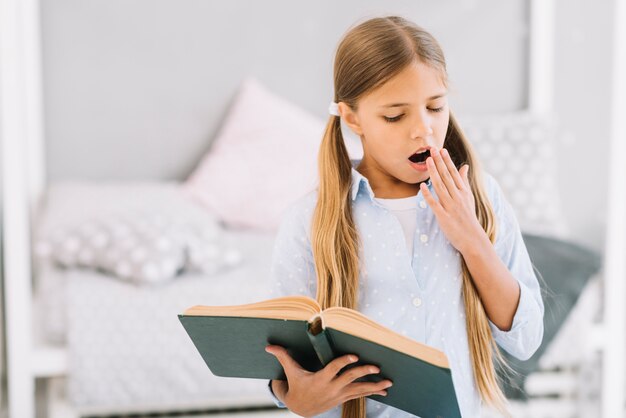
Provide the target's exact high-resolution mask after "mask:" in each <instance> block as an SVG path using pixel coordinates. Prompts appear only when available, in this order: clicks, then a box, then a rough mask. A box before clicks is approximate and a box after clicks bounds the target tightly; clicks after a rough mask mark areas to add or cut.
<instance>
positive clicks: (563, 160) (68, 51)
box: [42, 0, 611, 249]
mask: <svg viewBox="0 0 626 418" xmlns="http://www.w3.org/2000/svg"><path fill="white" fill-rule="evenodd" d="M555 1H556V11H555V16H556V19H557V21H556V38H555V40H556V44H555V51H556V56H555V75H556V80H555V105H556V108H557V109H556V110H557V116H558V121H559V123H560V124H561V126H562V131H561V132H562V137H561V138H560V139H558V140H559V144H560V145H561V146H562V148H561V152H560V154H559V158H558V161H557V163H558V165H559V167H560V168H561V172H560V178H559V186H560V190H561V192H562V196H561V197H562V199H563V202H564V209H565V211H566V217H567V221H568V223H569V224H570V225H571V226H572V228H573V238H574V239H575V240H576V241H579V242H581V243H583V244H585V245H588V246H590V247H592V248H595V249H601V247H602V245H603V240H604V232H603V231H604V224H603V216H604V215H603V214H604V210H603V209H601V208H603V206H604V202H605V198H606V190H605V185H604V182H603V180H602V179H603V177H604V176H605V175H606V169H605V166H606V162H607V159H606V158H605V156H603V155H602V149H606V145H607V140H608V110H607V106H608V93H609V85H608V83H609V79H610V77H609V76H608V71H609V67H610V66H609V63H608V61H609V59H610V45H609V44H608V41H609V40H610V33H611V19H610V18H609V17H610V13H611V11H610V2H585V1H583V0H576V1H565V0H555ZM383 13H398V14H402V15H404V16H406V17H408V18H410V19H412V20H414V21H415V22H417V23H418V24H420V25H422V26H424V27H425V28H426V29H428V30H430V31H431V32H432V33H433V34H434V35H435V37H437V38H438V40H439V41H440V42H441V44H442V46H443V48H444V52H445V53H446V57H447V60H448V70H449V73H450V76H451V79H452V84H453V91H452V95H451V104H452V106H453V107H454V109H455V111H456V112H457V113H458V114H461V113H471V114H484V113H494V112H503V111H511V110H518V109H523V108H525V107H526V106H527V104H528V103H527V97H526V96H527V88H528V85H527V82H528V80H527V76H528V74H527V72H526V68H527V67H526V66H527V61H528V26H527V20H528V0H515V1H508V2H501V1H497V0H448V1H441V2H432V1H428V0H419V1H408V0H407V1H399V0H395V1H387V2H384V3H383V2H380V1H376V0H366V1H344V2H335V1H332V0H321V1H318V2H313V3H307V4H303V3H299V2H292V1H289V0H266V1H264V2H255V1H250V0H248V1H245V0H232V1H228V2H206V1H203V0H188V1H185V2H177V1H174V0H154V1H153V0H137V1H133V2H126V1H123V0H56V1H54V2H42V24H43V47H44V86H45V106H46V120H45V126H46V136H47V147H48V148H47V162H48V175H49V179H50V180H52V181H55V180H64V179H74V178H83V179H105V178H106V179H140V178H153V179H157V178H167V179H169V178H174V179H183V178H185V177H186V176H187V175H188V174H189V172H190V170H191V169H192V167H193V166H194V165H195V164H196V163H197V162H198V160H199V159H200V157H201V156H202V154H203V153H204V152H206V151H207V150H208V149H209V145H210V140H211V139H212V138H213V136H214V135H215V133H216V131H217V129H218V127H219V121H220V119H221V118H222V117H223V115H224V113H225V112H226V110H227V108H228V104H229V100H230V99H232V97H233V94H235V92H236V88H237V85H238V83H239V81H240V80H241V79H242V78H243V77H244V76H245V75H246V74H249V73H251V74H255V75H256V76H258V77H259V78H260V79H261V81H262V82H264V83H265V84H267V85H268V86H269V87H270V88H271V89H272V90H274V91H276V92H277V93H279V94H282V95H284V96H285V97H287V98H288V99H290V100H292V101H293V102H295V103H297V104H299V105H301V106H302V107H304V108H305V109H308V110H309V111H311V112H312V113H314V114H317V115H319V116H320V117H324V118H325V117H327V114H326V110H327V106H328V101H329V100H330V99H331V98H332V55H333V53H334V48H335V47H336V44H337V42H338V40H339V38H340V36H341V35H342V34H343V33H344V31H345V30H346V29H347V28H348V26H349V25H351V24H352V23H354V22H355V21H356V20H357V19H359V18H362V17H365V16H370V15H375V14H383ZM592 147H593V148H592ZM581 162H584V163H581Z"/></svg>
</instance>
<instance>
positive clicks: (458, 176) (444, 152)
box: [438, 148, 465, 190]
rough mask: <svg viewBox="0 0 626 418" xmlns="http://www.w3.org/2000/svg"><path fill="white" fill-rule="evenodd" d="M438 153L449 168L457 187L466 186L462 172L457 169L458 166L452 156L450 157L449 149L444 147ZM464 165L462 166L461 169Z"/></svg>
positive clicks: (462, 187)
mask: <svg viewBox="0 0 626 418" xmlns="http://www.w3.org/2000/svg"><path fill="white" fill-rule="evenodd" d="M438 154H439V155H440V156H441V159H442V161H443V163H444V164H445V166H446V167H447V168H448V173H449V175H450V177H451V179H452V181H453V182H454V185H455V186H456V187H457V188H459V189H461V190H463V189H464V188H465V182H464V181H463V178H462V177H461V174H460V173H459V171H457V169H456V166H455V165H454V162H453V161H452V158H451V157H450V153H449V152H448V150H447V149H445V148H442V149H441V152H439V153H438ZM463 167H465V166H463ZM463 167H461V169H462V168H463Z"/></svg>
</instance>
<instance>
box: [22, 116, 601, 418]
mask: <svg viewBox="0 0 626 418" xmlns="http://www.w3.org/2000/svg"><path fill="white" fill-rule="evenodd" d="M462 121H463V126H465V127H466V133H467V134H468V135H471V137H472V138H473V144H474V145H475V148H476V151H477V152H478V153H479V154H481V156H482V157H483V160H484V165H485V169H486V170H488V171H489V172H491V173H493V174H494V176H495V177H496V178H497V179H498V181H499V182H500V184H501V186H502V188H503V190H504V192H505V194H506V195H507V198H508V199H509V200H510V201H511V203H512V204H513V205H514V206H515V209H516V213H517V215H518V219H519V221H520V225H521V226H522V230H523V235H524V240H525V242H526V245H527V248H528V251H529V254H530V256H531V260H532V261H533V264H534V265H535V268H536V271H537V273H538V274H539V275H540V276H541V277H542V278H543V280H544V283H545V286H542V291H543V296H544V303H545V306H546V314H545V321H544V323H545V334H544V341H543V343H542V345H541V347H540V348H539V349H538V351H537V353H536V354H535V355H534V356H533V357H531V359H529V360H528V361H524V362H522V361H519V360H517V359H515V358H513V357H512V356H509V355H508V354H507V353H506V352H504V354H505V358H507V360H508V361H509V362H510V364H511V365H512V366H513V367H514V369H515V370H516V371H518V372H519V374H518V375H516V376H512V377H511V378H510V380H508V381H507V383H506V385H505V389H506V390H505V393H506V394H507V397H508V398H509V399H510V400H511V402H512V407H513V408H515V409H514V410H515V412H516V416H520V417H522V416H528V417H537V416H544V417H556V416H559V417H562V416H572V417H574V416H577V415H576V414H577V413H579V412H580V411H588V413H589V414H591V415H594V414H595V412H597V411H596V410H595V409H594V408H597V386H594V385H589V384H588V382H590V381H594V382H596V381H597V380H598V374H597V371H596V370H597V367H596V366H597V358H596V357H595V356H594V353H595V351H594V349H595V347H593V346H592V345H589V344H587V341H588V340H589V339H588V338H587V337H586V336H587V335H588V334H589V333H593V329H594V324H595V322H597V320H598V317H599V307H600V306H601V305H600V290H601V289H600V286H599V283H600V275H599V270H600V257H599V255H598V254H596V253H595V252H593V251H590V250H589V249H587V248H585V247H583V246H581V245H579V244H576V243H573V242H571V241H569V240H568V239H567V238H566V237H565V235H566V233H567V225H564V224H563V223H562V222H559V219H562V213H561V211H560V207H559V200H558V195H557V194H556V193H555V189H550V188H549V187H548V188H547V189H546V188H543V189H537V188H535V187H534V186H533V184H534V182H536V181H537V180H538V179H541V178H544V179H545V178H546V177H547V176H550V175H554V173H553V172H546V165H545V164H541V163H542V161H541V160H540V161H539V164H537V165H536V166H535V169H534V170H527V169H526V173H525V175H526V178H527V179H530V180H531V181H527V182H525V183H523V184H520V183H517V182H513V183H509V182H507V177H506V176H504V175H503V173H504V172H506V173H510V170H511V167H510V166H506V167H499V166H498V165H494V164H492V162H493V161H495V158H494V157H493V156H494V155H503V154H505V153H506V154H509V155H520V153H523V152H524V151H519V150H517V148H518V147H519V146H520V144H524V145H526V144H528V143H529V141H530V143H531V144H532V141H535V142H537V143H540V142H545V141H546V138H547V137H549V136H550V135H553V134H554V132H553V130H552V127H551V125H550V124H548V123H546V118H543V117H537V116H536V115H533V114H529V113H527V112H518V113H513V114H507V115H497V116H490V117H487V118H485V117H475V118H470V117H465V118H463V119H462ZM529 138H530V140H529ZM522 139H523V141H521V140H522ZM503 146H505V147H507V148H511V149H509V150H508V151H505V152H503V151H501V148H502V147H503ZM353 152H356V151H354V150H353ZM542 155H543V157H542V158H544V159H545V160H551V159H552V158H553V155H552V154H551V153H550V152H544V153H543V154H542ZM489 156H492V157H491V158H488V157H489ZM203 164H206V162H204V163H203ZM201 165H202V164H201ZM552 169H553V170H556V169H557V168H556V167H552ZM533 176H534V177H536V178H533ZM512 178H517V176H516V175H515V172H513V176H512ZM196 180H197V181H202V178H201V176H200V177H196ZM544 183H545V184H548V185H549V184H550V182H544ZM203 187H206V184H203ZM256 187H260V186H256ZM552 187H553V188H555V187H556V184H553V185H552ZM201 190H204V189H201ZM537 190H539V191H537ZM197 197H198V196H196V195H194V194H193V193H190V192H189V184H188V183H180V182H174V181H169V182H165V181H160V182H158V181H144V182H113V181H110V182H88V181H82V182H78V181H73V182H59V183H56V184H51V185H50V186H49V187H48V188H47V190H46V193H45V195H44V199H43V202H42V203H43V204H42V206H41V208H40V212H39V216H38V218H37V219H38V222H37V223H36V234H35V236H36V241H35V252H36V261H37V262H36V269H35V273H36V274H35V278H36V282H35V299H34V301H35V303H34V308H35V310H34V314H35V318H34V319H35V321H34V322H35V324H37V338H38V340H39V341H41V342H43V344H44V345H46V346H56V347H60V350H62V352H63V353H64V355H65V358H66V360H67V363H66V365H65V370H63V371H62V373H60V374H61V375H62V378H61V379H57V380H56V381H51V382H54V383H53V384H52V385H51V386H50V388H49V389H50V392H51V393H52V392H54V393H57V392H55V391H59V390H61V393H62V395H63V397H62V399H52V400H51V402H52V404H53V405H52V406H51V408H52V410H61V411H63V413H66V412H67V411H68V410H71V411H73V412H72V413H74V414H76V415H77V416H80V415H85V414H87V415H102V414H113V413H129V412H136V411H140V412H143V413H149V412H152V413H157V412H161V413H165V412H168V411H169V412H171V411H180V410H211V409H224V408H225V409H228V408H230V409H236V408H270V409H271V408H273V407H274V404H273V402H272V401H271V399H270V397H269V396H268V392H267V385H266V381H263V380H257V379H228V378H219V377H216V376H213V375H212V374H211V373H210V372H209V370H208V369H207V368H206V366H205V365H204V363H203V361H202V359H201V357H200V356H199V355H198V353H197V351H196V350H195V349H194V347H193V345H192V344H190V342H189V341H188V338H187V336H186V335H185V333H184V330H183V329H182V327H181V326H180V324H179V323H178V320H177V317H176V314H177V313H180V312H182V311H183V310H184V309H185V308H186V307H188V306H191V305H194V304H241V303H247V302H253V301H258V300H260V299H264V298H267V297H269V291H268V289H269V286H268V280H269V267H270V259H271V253H272V248H273V240H274V233H275V232H274V230H273V229H272V228H268V229H267V230H264V229H261V228H254V227H252V226H250V225H249V226H241V227H233V226H232V224H236V223H237V221H242V220H243V219H246V217H245V216H243V214H235V213H232V211H233V210H234V208H226V209H224V210H223V211H221V215H220V216H218V215H217V213H218V212H220V211H218V210H216V211H213V210H208V209H207V206H206V203H207V202H208V201H209V200H211V199H208V198H207V199H204V200H203V199H198V198H197ZM222 198H223V199H224V200H225V201H226V200H228V199H227V197H226V196H223V197H222ZM516 199H519V200H516ZM529 200H530V201H534V200H539V201H540V202H541V204H543V205H546V206H549V207H552V208H554V210H552V211H542V212H541V213H539V214H536V213H533V212H532V211H530V212H529V211H527V210H525V209H524V208H527V207H529V205H525V204H524V203H525V202H527V201H529ZM234 203H235V204H236V203H237V202H236V199H235V202H234ZM228 211H231V212H230V214H229V215H228V216H227V213H228ZM114 214H116V215H120V214H125V215H126V217H124V216H117V217H115V216H113V215H114ZM150 216H160V219H161V223H168V222H169V223H171V224H173V223H175V220H181V219H183V220H185V224H184V226H186V227H188V228H191V229H193V230H194V231H196V232H197V231H210V233H209V232H207V233H205V235H203V236H204V237H205V238H206V239H205V240H204V241H203V243H204V244H203V245H208V246H217V247H219V248H221V249H227V250H229V251H231V254H235V255H237V257H235V260H236V261H235V262H234V263H231V264H230V265H221V267H220V268H218V269H215V270H214V271H211V272H209V273H207V272H202V271H199V270H197V269H196V270H195V271H194V270H193V269H191V268H189V267H190V266H186V268H185V269H182V270H181V271H179V272H177V274H176V275H174V276H173V277H170V278H169V279H164V280H161V281H159V282H154V283H152V282H148V281H147V280H146V279H145V278H143V279H142V278H139V279H135V280H131V279H130V278H129V277H126V278H124V277H117V276H118V275H117V274H116V273H115V271H113V272H112V271H106V270H102V269H101V268H100V269H98V268H89V267H88V264H89V263H87V265H81V263H80V262H79V258H80V256H79V255H80V254H79V253H78V252H76V254H74V255H73V256H72V254H68V253H67V251H64V250H63V248H64V247H66V246H67V245H69V244H68V242H67V239H68V238H71V237H72V236H73V235H74V236H76V234H78V233H79V232H80V231H81V230H83V229H86V225H89V222H92V221H93V220H94V219H95V220H97V219H109V218H110V219H114V220H115V222H121V220H125V221H126V223H127V224H129V223H130V226H131V227H132V225H133V224H132V223H133V222H135V223H136V224H138V223H139V222H140V221H141V220H145V219H147V218H150ZM224 219H227V220H229V222H228V223H227V222H224ZM229 224H231V225H230V226H229ZM162 226H163V225H162ZM166 226H167V225H166ZM167 231H170V232H167ZM161 233H162V234H167V233H171V230H168V229H167V228H166V227H162V228H161ZM63 236H64V237H65V241H64V239H63ZM59 237H61V238H59ZM84 239H85V240H87V239H88V238H87V237H84ZM152 239H153V240H158V239H159V237H158V236H154V237H153V238H152ZM85 242H86V241H85ZM83 244H84V243H83ZM82 246H83V245H78V246H77V248H78V247H82ZM129 251H130V252H131V253H132V251H131V250H129ZM118 258H123V257H122V256H120V255H118ZM571 347H577V349H571ZM564 353H568V355H569V357H566V356H565V355H564ZM583 381H585V382H586V383H587V384H582V382H583ZM55 385H56V386H55ZM60 388H61V389H60ZM52 398H54V397H52ZM55 402H64V403H65V406H64V407H61V409H59V408H60V407H59V406H55V405H54V403H55ZM55 408H56V409H55ZM485 414H486V415H485V416H486V417H489V416H490V415H488V414H489V411H486V412H485ZM539 414H542V415H539Z"/></svg>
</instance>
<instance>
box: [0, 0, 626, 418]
mask: <svg viewBox="0 0 626 418" xmlns="http://www.w3.org/2000/svg"><path fill="white" fill-rule="evenodd" d="M615 1H616V5H617V8H616V13H615V27H616V28H617V33H618V36H617V37H616V38H615V67H614V74H615V75H614V76H615V84H614V85H615V86H616V87H617V88H618V94H616V95H615V98H614V101H613V127H612V128H613V129H612V136H613V141H612V146H613V147H614V149H613V150H612V152H610V155H611V156H612V160H611V170H612V171H611V173H612V174H611V179H614V180H615V181H613V182H612V183H611V185H610V187H611V189H610V192H609V196H610V201H609V206H610V207H609V213H608V224H609V225H612V227H611V228H608V230H607V239H606V244H607V245H606V249H607V250H606V255H605V263H604V266H605V267H604V277H605V278H606V280H604V286H605V289H604V290H605V296H604V318H605V320H604V323H603V325H601V326H598V327H597V329H596V330H595V331H594V333H593V337H592V345H594V346H595V347H597V349H598V350H601V352H602V353H603V356H604V362H603V364H605V368H604V372H603V373H602V376H603V387H604V388H605V389H604V390H603V392H602V409H603V416H605V417H618V416H624V408H623V405H624V400H625V390H626V387H625V382H624V373H623V372H622V373H619V372H614V373H611V371H615V370H617V371H623V370H624V355H625V354H626V350H625V340H626V337H625V329H624V328H625V327H624V323H625V321H624V319H626V315H625V307H624V303H623V299H624V295H625V284H624V282H625V279H626V265H625V258H624V256H623V254H621V252H622V251H623V249H624V248H626V245H625V244H626V242H625V240H626V238H625V237H624V231H625V230H626V229H625V228H624V226H625V214H626V204H625V200H626V196H625V192H624V189H622V188H621V185H620V184H619V181H617V180H616V179H623V178H626V173H625V172H624V168H623V165H622V164H621V162H620V161H617V159H618V157H620V156H623V155H625V154H626V150H625V149H624V148H625V147H626V146H625V144H624V138H625V137H626V126H625V122H624V120H623V119H620V117H622V115H624V114H626V103H625V102H626V91H625V89H626V79H625V77H624V74H626V32H625V29H624V27H625V26H626V5H625V4H624V3H625V1H624V0H615ZM530 6H531V27H530V41H531V42H530V51H531V54H530V88H529V107H530V110H531V111H533V112H538V113H550V112H552V110H553V90H554V89H553V84H554V83H553V80H554V77H553V72H554V70H553V68H554V66H553V57H554V53H553V45H554V42H553V41H554V40H553V37H554V7H555V6H554V0H530ZM0 122H1V123H0V139H1V140H2V143H1V144H2V150H3V152H2V157H3V158H2V166H1V169H2V181H3V189H4V211H3V218H2V223H3V230H4V236H5V245H4V286H5V294H4V306H5V315H6V336H7V341H6V348H7V365H8V374H7V377H8V379H7V380H8V406H9V417H10V418H34V416H35V399H34V398H35V379H37V378H44V379H49V380H50V381H51V382H54V381H55V379H54V378H55V377H62V376H64V375H65V374H66V373H67V358H66V353H65V350H64V349H63V348H55V347H51V346H47V345H46V344H45V343H40V342H38V341H35V340H34V335H35V334H34V333H33V332H32V323H33V322H32V291H33V289H32V257H31V255H32V245H31V219H33V215H34V214H35V213H36V212H37V209H38V204H39V202H40V197H41V196H42V193H43V191H44V187H45V184H46V179H45V171H46V170H45V160H44V145H45V138H44V135H43V132H44V130H43V100H42V82H41V45H40V19H39V2H38V0H2V1H0ZM608 336H610V337H611V338H610V339H608V338H606V337H608ZM609 341H610V343H609ZM549 378H553V379H559V378H560V376H552V377H549ZM52 392H54V391H52ZM49 408H50V409H49V413H50V416H53V415H57V416H61V415H62V416H72V414H74V415H76V413H75V412H72V411H71V409H66V408H65V406H63V405H62V404H53V405H50V406H49ZM543 416H548V415H543Z"/></svg>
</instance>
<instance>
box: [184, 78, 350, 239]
mask: <svg viewBox="0 0 626 418" xmlns="http://www.w3.org/2000/svg"><path fill="white" fill-rule="evenodd" d="M327 108H328V105H326V107H325V108H324V111H327V110H326V109H327ZM326 122H327V121H326V120H322V119H319V118H317V117H315V116H313V115H311V114H309V113H308V112H306V111H304V110H302V109H301V108H299V107H298V106H296V105H294V104H292V103H290V102H289V101H287V100H286V99H284V98H282V97H279V96H278V95H275V94H274V93H272V92H271V91H269V90H268V89H267V88H266V87H265V86H264V85H262V84H261V83H260V82H259V81H257V80H256V79H255V78H253V77H250V76H249V77H247V78H246V79H245V80H244V81H243V83H242V85H241V87H240V89H239V92H238V94H237V97H236V99H235V100H234V103H233V105H232V107H231V108H230V110H229V112H228V115H227V117H226V119H225V121H224V124H223V126H222V127H221V129H220V132H219V134H218V135H217V138H216V139H215V140H214V141H213V143H212V146H211V149H210V150H209V151H208V153H207V154H206V155H205V156H204V157H203V159H202V161H201V162H200V164H199V165H198V167H197V168H196V169H195V171H194V172H193V173H192V175H191V176H190V177H189V179H188V180H187V181H186V182H185V183H184V185H183V187H184V189H185V191H186V192H188V193H189V195H190V196H192V197H193V198H195V199H197V200H198V201H199V202H201V203H202V204H203V205H204V206H205V207H206V208H208V209H209V210H210V211H211V212H213V213H214V214H215V215H216V216H218V217H219V218H220V219H221V220H222V221H223V222H224V223H225V224H227V225H229V226H231V227H235V228H240V227H247V228H255V229H260V230H268V231H274V230H276V229H277V228H278V225H279V223H280V219H281V215H282V212H283V210H284V209H285V208H286V207H287V206H288V205H289V204H290V203H292V202H293V201H295V200H296V199H297V198H299V197H300V196H302V195H304V194H306V193H307V192H309V191H310V190H313V189H314V188H315V187H317V184H318V175H317V154H318V151H319V145H320V143H321V140H322V135H323V134H324V129H325V125H326ZM346 144H347V145H348V146H349V150H352V147H353V145H354V144H352V143H348V141H346ZM358 146H359V147H360V144H358ZM358 151H359V150H358V147H357V148H355V150H354V152H357V153H358Z"/></svg>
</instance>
